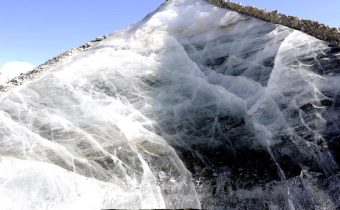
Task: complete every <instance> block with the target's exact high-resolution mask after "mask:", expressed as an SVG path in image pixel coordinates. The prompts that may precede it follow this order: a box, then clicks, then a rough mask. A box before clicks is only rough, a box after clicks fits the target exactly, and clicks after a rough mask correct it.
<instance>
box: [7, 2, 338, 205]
mask: <svg viewBox="0 0 340 210" xmlns="http://www.w3.org/2000/svg"><path fill="white" fill-rule="evenodd" d="M339 53H340V50H339V49H338V48H335V47H333V46H329V45H328V44H327V43H325V42H322V41H320V40H317V39H315V38H313V37H310V36H308V35H305V34H303V33H301V32H298V31H294V30H292V29H289V28H286V27H283V26H280V25H274V24H271V23H266V22H262V21H260V20H257V19H254V18H250V17H246V16H243V15H240V14H238V13H236V12H232V11H228V10H225V9H220V8H217V7H214V6H213V5H211V4H209V3H207V2H206V1H203V0H172V1H168V2H167V3H165V4H163V5H162V6H161V7H160V8H159V9H158V10H157V11H156V12H154V13H152V14H150V15H149V16H148V17H146V18H145V19H144V20H142V21H141V22H139V23H137V24H136V25H135V26H132V27H130V28H128V29H126V30H123V31H120V32H117V33H114V34H112V35H110V36H109V37H108V38H107V39H105V40H103V41H101V42H98V43H96V44H95V45H93V46H92V47H91V48H89V49H88V50H86V51H84V52H81V53H79V54H77V55H73V56H71V57H69V58H68V59H66V60H64V61H63V63H62V64H60V65H59V66H57V67H55V68H53V69H51V70H50V71H48V72H47V73H46V74H45V75H43V76H42V77H41V78H40V79H39V80H37V81H32V82H30V83H27V84H24V85H22V86H20V87H17V88H16V89H14V90H12V91H10V92H7V93H5V94H3V95H2V96H0V157H1V158H0V185H1V188H0V203H1V205H2V206H4V207H5V208H9V209H77V208H84V209H100V208H123V209H127V208H128V209H129V208H201V207H202V208H210V209H216V208H249V209H263V208H270V209H275V208H287V209H322V208H326V209H332V208H336V206H338V205H339V198H338V197H337V195H339V192H340V191H339V186H338V183H339V182H338V175H337V173H338V170H339V169H338V164H337V162H338V161H339V157H338V156H336V150H337V149H338V148H339V143H338V142H339V137H340V129H339V128H340V119H339V118H340V101H339V100H340V98H339V90H340V85H339V82H338V81H339V78H340V58H339V56H340V54H339ZM334 183H335V184H334Z"/></svg>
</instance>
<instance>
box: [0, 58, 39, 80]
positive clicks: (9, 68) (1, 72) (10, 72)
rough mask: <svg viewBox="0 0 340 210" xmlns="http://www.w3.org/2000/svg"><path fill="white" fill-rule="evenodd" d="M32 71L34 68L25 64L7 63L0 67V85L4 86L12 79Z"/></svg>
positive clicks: (18, 62)
mask: <svg viewBox="0 0 340 210" xmlns="http://www.w3.org/2000/svg"><path fill="white" fill-rule="evenodd" d="M33 69H34V66H33V65H32V64H30V63H27V62H22V61H11V62H7V63H5V64H4V65H3V66H2V67H0V85H1V84H5V83H6V82H8V81H9V80H11V79H13V78H14V77H17V76H19V75H20V74H21V73H25V72H28V71H30V70H33Z"/></svg>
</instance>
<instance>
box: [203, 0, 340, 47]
mask: <svg viewBox="0 0 340 210" xmlns="http://www.w3.org/2000/svg"><path fill="white" fill-rule="evenodd" d="M208 1H209V2H210V3H213V4H215V5H216V6H218V7H222V8H227V9H230V10H233V11H236V12H238V13H241V14H244V15H248V16H251V17H255V18H258V19H261V20H264V21H267V22H271V23H275V24H281V25H284V26H287V27H289V28H293V29H296V30H299V31H302V32H304V33H306V34H309V35H311V36H314V37H316V38H318V39H321V40H324V41H327V42H329V43H332V44H334V45H337V46H340V29H339V28H333V27H329V26H327V25H325V24H322V23H319V22H317V21H313V20H304V19H300V18H298V17H294V16H290V15H285V14H282V13H279V12H277V10H275V11H272V12H270V11H267V10H265V9H259V8H256V7H253V6H243V5H241V4H238V3H233V2H230V1H223V0H208Z"/></svg>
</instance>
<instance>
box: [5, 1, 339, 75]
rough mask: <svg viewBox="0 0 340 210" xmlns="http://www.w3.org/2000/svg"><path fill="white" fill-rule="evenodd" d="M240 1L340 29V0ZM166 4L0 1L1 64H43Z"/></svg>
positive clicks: (158, 2) (156, 2) (153, 2)
mask: <svg viewBox="0 0 340 210" xmlns="http://www.w3.org/2000/svg"><path fill="white" fill-rule="evenodd" d="M238 1H239V2H241V3H243V4H245V5H255V6H258V7H261V8H267V9H269V10H275V9H277V10H279V11H282V12H284V13H286V14H290V15H295V16H299V17H302V18H309V19H314V20H318V21H320V22H323V23H326V24H329V25H331V26H336V27H340V3H339V0H325V1H320V0H309V1H307V0H299V1H297V0H285V1H269V0H238ZM162 2H164V0H146V1H141V0H96V1H94V0H93V1H91V0H76V1H73V0H46V1H44V0H3V1H1V2H0V68H1V66H2V65H4V64H5V63H6V62H9V61H25V62H29V63H32V64H33V65H38V64H41V63H43V62H44V61H46V60H47V59H49V58H51V57H53V56H55V55H58V54H60V53H61V52H64V51H66V50H68V49H70V48H72V47H77V46H80V45H81V44H83V43H86V42H87V41H89V40H92V39H93V38H95V37H96V36H100V35H104V34H107V33H111V32H113V31H115V30H118V29H120V28H124V27H125V26H127V25H129V24H131V23H134V22H137V21H138V20H140V19H142V18H143V17H144V16H145V15H146V14H148V13H149V12H151V11H153V10H154V9H155V8H157V7H158V6H159V5H160V4H161V3H162ZM306 5H308V6H306Z"/></svg>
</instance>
